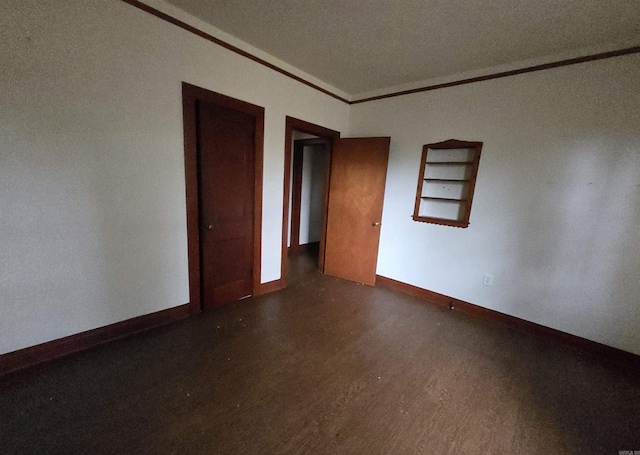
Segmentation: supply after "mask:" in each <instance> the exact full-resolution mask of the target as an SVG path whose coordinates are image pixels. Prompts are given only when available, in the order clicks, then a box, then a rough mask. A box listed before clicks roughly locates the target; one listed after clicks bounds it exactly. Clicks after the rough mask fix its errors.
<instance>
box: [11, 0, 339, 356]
mask: <svg viewBox="0 0 640 455" xmlns="http://www.w3.org/2000/svg"><path fill="white" fill-rule="evenodd" d="M154 4H155V5H158V4H159V5H162V2H158V1H154ZM180 19H181V20H185V21H189V20H190V18H189V17H188V16H187V15H182V16H181V17H180ZM0 61H1V62H2V64H1V65H0V106H1V108H0V315H1V316H0V353H6V352H10V351H13V350H16V349H20V348H24V347H27V346H31V345H35V344H38V343H42V342H46V341H49V340H53V339H56V338H60V337H63V336H66V335H71V334H74V333H78V332H81V331H84V330H88V329H92V328H95V327H100V326H104V325H107V324H111V323H114V322H117V321H121V320H125V319H129V318H132V317H135V316H139V315H142V314H147V313H151V312H154V311H158V310H162V309H166V308H170V307H174V306H177V305H181V304H184V303H187V302H188V300H189V295H188V280H187V278H188V275H187V235H186V215H185V196H184V194H185V188H184V165H183V153H184V151H183V133H182V105H181V82H182V81H186V82H189V83H191V84H194V85H198V86H201V87H204V88H207V89H210V90H213V91H216V92H219V93H223V94H226V95H229V96H232V97H235V98H239V99H241V100H245V101H248V102H251V103H254V104H257V105H260V106H263V107H265V108H266V113H265V141H264V144H265V150H264V158H265V162H264V199H263V227H262V240H263V248H262V254H263V258H262V282H268V281H271V280H275V279H278V278H279V277H280V254H281V238H282V237H281V228H282V191H283V172H284V168H283V150H284V131H285V116H286V115H291V116H294V117H297V118H301V119H304V120H307V121H310V122H313V123H316V124H319V125H322V126H325V127H327V128H331V129H335V130H338V131H344V130H345V129H346V127H347V125H348V114H349V108H348V106H347V105H345V104H344V103H341V102H339V101H337V100H335V99H333V98H331V97H328V96H326V95H323V94H321V93H319V92H317V91H315V90H313V89H311V88H309V87H306V86H305V85H303V84H301V83H298V82H295V81H293V80H291V79H289V78H287V77H285V76H282V75H280V74H278V73H276V72H274V71H272V70H269V69H268V68H266V67H264V66H261V65H258V64H256V63H254V62H252V61H250V60H248V59H246V58H243V57H240V56H238V55H236V54H233V53H231V52H229V51H227V50H224V49H222V48H220V47H218V46H216V45H214V44H212V43H210V42H208V41H206V40H204V39H202V38H200V37H197V36H195V35H193V34H191V33H189V32H186V31H184V30H182V29H180V28H178V27H176V26H174V25H171V24H169V23H167V22H164V21H162V20H160V19H158V18H156V17H154V16H152V15H150V14H148V13H145V12H143V11H141V10H139V9H136V8H134V7H132V6H130V5H127V4H125V3H124V2H120V1H116V0H113V1H101V0H60V1H56V2H41V1H37V0H4V1H3V2H0Z"/></svg>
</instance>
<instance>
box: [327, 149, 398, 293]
mask: <svg viewBox="0 0 640 455" xmlns="http://www.w3.org/2000/svg"><path fill="white" fill-rule="evenodd" d="M389 142H390V139H389V138H388V137H373V138H348V139H334V141H333V152H332V157H331V176H330V183H329V204H328V209H327V233H326V240H325V242H326V246H325V257H324V272H325V273H326V274H328V275H332V276H336V277H339V278H344V279H347V280H351V281H356V282H358V283H364V284H368V285H370V286H373V285H374V284H375V280H376V264H377V261H378V243H379V241H380V228H381V224H380V223H381V218H382V203H383V200H384V186H385V182H386V179H387V163H388V161H389Z"/></svg>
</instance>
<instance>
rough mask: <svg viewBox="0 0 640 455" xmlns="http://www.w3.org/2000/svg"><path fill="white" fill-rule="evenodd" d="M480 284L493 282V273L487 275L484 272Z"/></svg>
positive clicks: (488, 284) (489, 284) (486, 284)
mask: <svg viewBox="0 0 640 455" xmlns="http://www.w3.org/2000/svg"><path fill="white" fill-rule="evenodd" d="M482 284H484V285H485V286H491V285H492V284H493V275H489V274H488V273H485V274H484V278H483V280H482Z"/></svg>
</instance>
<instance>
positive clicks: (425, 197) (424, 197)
mask: <svg viewBox="0 0 640 455" xmlns="http://www.w3.org/2000/svg"><path fill="white" fill-rule="evenodd" d="M420 199H428V200H430V201H446V202H467V200H466V199H452V198H448V197H431V196H420Z"/></svg>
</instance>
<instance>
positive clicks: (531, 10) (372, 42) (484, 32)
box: [168, 0, 640, 95]
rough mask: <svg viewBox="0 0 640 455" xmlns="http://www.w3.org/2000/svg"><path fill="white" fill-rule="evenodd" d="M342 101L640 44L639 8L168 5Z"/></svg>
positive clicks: (284, 2) (591, 1)
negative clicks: (321, 84)
mask: <svg viewBox="0 0 640 455" xmlns="http://www.w3.org/2000/svg"><path fill="white" fill-rule="evenodd" d="M168 1H169V3H171V4H173V5H175V6H177V7H178V8H180V9H182V10H184V11H186V12H188V13H190V14H192V15H194V16H196V17H198V18H200V19H202V20H204V21H205V22H208V23H210V24H212V25H214V26H215V27H217V28H219V29H221V30H223V31H225V32H227V33H229V34H231V35H233V36H235V37H237V38H239V39H241V40H243V41H245V42H247V43H249V44H251V45H253V46H255V47H257V48H259V49H261V50H263V51H266V52H268V53H269V54H271V55H273V56H275V57H278V58H279V59H281V60H283V61H285V62H287V63H289V64H291V65H293V66H295V67H297V68H299V69H301V70H303V71H305V72H307V73H309V74H311V75H313V76H315V77H317V78H318V79H320V80H323V81H325V82H326V83H329V84H331V85H333V86H334V87H336V88H338V89H340V90H343V91H344V92H347V93H349V94H352V95H355V94H358V93H363V92H368V91H372V90H377V89H382V88H387V87H392V86H397V85H401V84H406V83H411V82H414V81H421V80H425V79H431V78H434V77H440V76H447V75H452V74H457V73H462V72H466V71H473V70H477V69H482V68H488V67H492V66H497V65H502V64H508V63H513V62H518V61H523V60H528V59H534V58H540V57H544V56H547V55H551V54H556V53H560V52H567V51H571V50H575V49H580V48H584V47H590V46H597V45H606V44H612V43H617V42H623V41H629V40H636V41H638V40H640V38H639V37H640V0H606V1H604V0H580V1H578V0H421V1H420V0H395V1H390V0H386V1H385V0H317V1H308V0H281V1H276V0H269V1H266V0H241V1H237V0H168Z"/></svg>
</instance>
